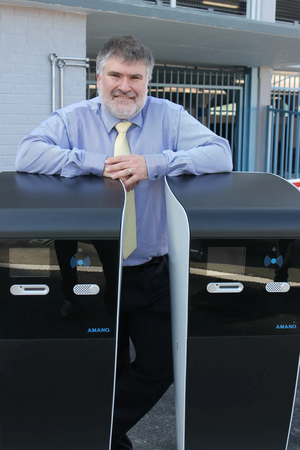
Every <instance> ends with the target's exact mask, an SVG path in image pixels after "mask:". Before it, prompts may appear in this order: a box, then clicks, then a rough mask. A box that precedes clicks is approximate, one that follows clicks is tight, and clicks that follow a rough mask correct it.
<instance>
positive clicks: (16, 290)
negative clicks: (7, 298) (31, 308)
mask: <svg viewBox="0 0 300 450" xmlns="http://www.w3.org/2000/svg"><path fill="white" fill-rule="evenodd" d="M49 290H50V289H49V286H47V285H46V284H25V285H24V284H14V285H13V286H11V288H10V293H11V294H12V295H47V294H48V293H49Z"/></svg>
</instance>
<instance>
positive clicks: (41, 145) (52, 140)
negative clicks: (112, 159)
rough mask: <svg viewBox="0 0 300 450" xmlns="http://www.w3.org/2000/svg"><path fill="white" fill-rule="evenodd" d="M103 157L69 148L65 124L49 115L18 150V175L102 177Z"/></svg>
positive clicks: (58, 118)
mask: <svg viewBox="0 0 300 450" xmlns="http://www.w3.org/2000/svg"><path fill="white" fill-rule="evenodd" d="M106 158H107V155H105V154H99V153H93V152H89V151H86V150H84V149H78V148H72V146H71V144H70V140H69V136H68V130H67V126H66V123H65V121H64V120H63V118H62V117H61V116H60V115H59V114H58V113H53V114H52V115H51V116H50V117H49V118H48V119H47V120H46V121H44V122H42V124H41V125H40V126H39V127H38V128H36V129H35V130H34V131H33V132H32V133H31V134H30V135H29V136H27V137H25V138H24V139H23V140H22V141H21V143H20V145H19V148H18V153H17V158H16V169H17V170H18V171H20V172H27V173H42V174H48V175H53V174H59V175H61V176H63V177H68V178H70V177H74V176H78V175H89V174H94V175H98V176H99V175H102V173H103V169H104V164H105V159H106Z"/></svg>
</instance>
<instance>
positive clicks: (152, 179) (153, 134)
mask: <svg viewBox="0 0 300 450" xmlns="http://www.w3.org/2000/svg"><path fill="white" fill-rule="evenodd" d="M119 121H120V120H119V119H117V118H115V117H113V116H112V115H111V114H110V113H109V112H108V111H107V110H106V109H105V108H104V106H103V105H101V103H100V100H99V97H97V98H95V99H92V100H87V101H83V102H80V103H76V104H74V105H71V106H68V107H66V108H64V109H61V110H58V111H55V112H54V113H53V114H52V115H51V116H50V117H49V118H48V119H47V120H45V121H44V122H43V123H42V124H41V125H40V126H39V127H38V128H36V129H35V130H34V131H33V132H32V133H31V134H30V135H29V136H27V137H25V138H24V139H23V140H22V142H21V143H20V146H19V150H18V154H17V159H16V169H17V170H19V171H21V172H29V173H44V174H60V175H61V176H63V177H75V176H78V175H89V174H94V175H97V176H102V173H103V170H104V165H105V160H106V158H107V157H108V156H113V154H114V143H115V139H116V136H117V131H116V129H115V128H114V127H115V125H116V124H117V123H118V122H119ZM130 122H132V123H133V125H132V126H131V127H130V128H129V130H128V132H127V140H128V143H129V147H130V150H131V153H133V154H137V155H143V156H145V159H146V164H147V169H148V177H149V179H148V180H141V181H140V184H139V185H138V186H136V187H135V199H136V210H137V248H136V250H135V251H134V252H133V253H132V254H131V255H130V256H129V257H128V258H127V259H126V260H125V261H124V265H138V264H143V263H145V262H147V261H149V260H150V259H151V258H152V257H154V256H161V255H164V254H166V253H167V252H168V248H167V231H166V206H165V194H164V180H163V177H164V175H166V174H168V175H171V176H176V175H181V174H193V175H200V174H201V173H214V172H228V171H231V170H232V156H231V150H230V146H229V144H228V142H227V141H226V140H225V139H223V138H221V137H219V136H217V135H215V134H214V133H213V132H212V131H210V130H209V129H207V128H206V127H205V126H204V125H202V124H201V123H200V122H198V121H197V120H196V119H194V118H193V117H192V116H191V115H189V114H188V113H187V112H186V111H185V110H184V109H183V107H182V106H180V105H177V104H175V103H171V102H169V101H168V100H162V99H157V98H154V97H147V100H146V103H145V106H144V107H143V109H142V110H141V111H140V112H139V113H138V114H137V115H136V116H134V117H133V118H131V119H130Z"/></svg>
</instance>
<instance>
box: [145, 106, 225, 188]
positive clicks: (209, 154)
mask: <svg viewBox="0 0 300 450" xmlns="http://www.w3.org/2000/svg"><path fill="white" fill-rule="evenodd" d="M146 162H147V168H148V176H149V179H152V180H153V179H156V178H161V177H162V176H164V175H170V176H177V175H182V174H192V175H200V174H202V173H216V172H229V171H231V170H232V154H231V149H230V146H229V143H228V141H227V140H226V139H224V138H221V137H219V136H217V135H216V134H215V133H213V132H212V131H211V130H209V129H208V128H206V127H205V126H204V125H202V124H201V123H200V122H199V121H198V120H196V119H195V118H194V117H192V116H191V115H190V114H188V113H187V112H186V111H185V110H184V109H183V108H182V109H181V110H180V115H179V121H178V122H177V130H175V131H174V149H167V150H163V152H162V154H160V155H149V156H146Z"/></svg>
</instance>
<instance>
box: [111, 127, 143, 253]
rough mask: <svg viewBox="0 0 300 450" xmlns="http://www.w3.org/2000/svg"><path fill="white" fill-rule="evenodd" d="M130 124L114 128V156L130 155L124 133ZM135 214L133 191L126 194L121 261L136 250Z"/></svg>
mask: <svg viewBox="0 0 300 450" xmlns="http://www.w3.org/2000/svg"><path fill="white" fill-rule="evenodd" d="M131 125H132V123H131V122H119V123H117V125H116V126H115V128H116V130H117V132H118V136H117V138H116V142H115V149H114V156H120V155H130V154H131V152H130V148H129V145H128V142H127V138H126V132H127V130H128V129H129V128H130V127H131ZM136 246H137V243H136V212H135V198H134V189H133V190H132V191H130V192H126V210H125V231H124V245H123V259H126V258H128V256H129V255H131V253H132V252H133V251H134V250H135V249H136Z"/></svg>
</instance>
